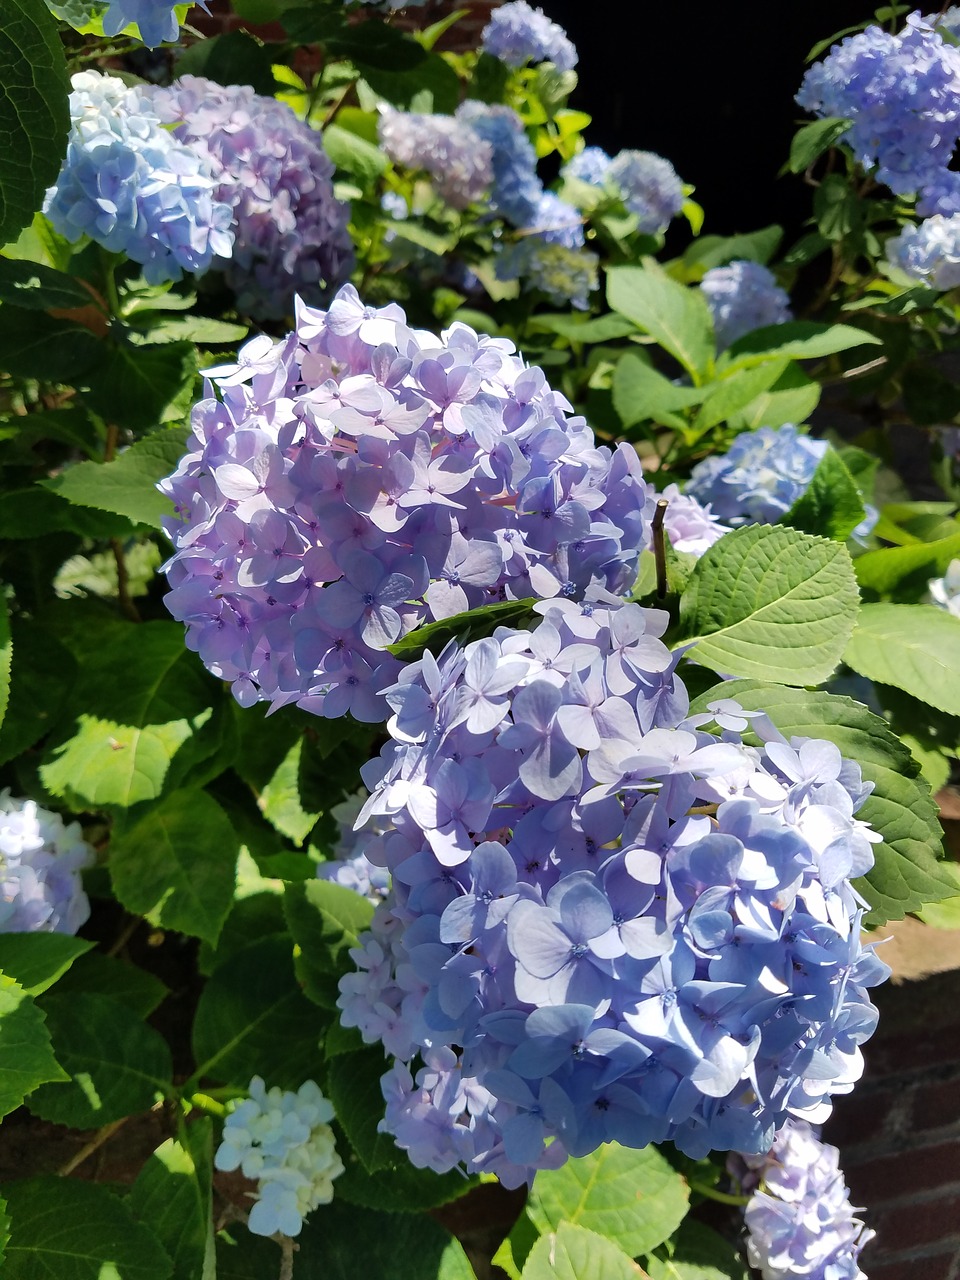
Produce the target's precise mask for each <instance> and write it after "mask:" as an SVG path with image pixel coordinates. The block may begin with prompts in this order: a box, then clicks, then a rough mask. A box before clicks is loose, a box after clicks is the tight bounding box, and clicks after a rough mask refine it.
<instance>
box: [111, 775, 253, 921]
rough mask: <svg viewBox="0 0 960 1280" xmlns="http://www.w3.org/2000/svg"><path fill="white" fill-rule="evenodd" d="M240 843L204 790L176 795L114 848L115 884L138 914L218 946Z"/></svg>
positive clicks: (127, 830)
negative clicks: (217, 942)
mask: <svg viewBox="0 0 960 1280" xmlns="http://www.w3.org/2000/svg"><path fill="white" fill-rule="evenodd" d="M239 849H240V841H239V840H238V838H237V834H236V832H235V831H234V829H233V826H232V824H231V822H230V819H229V818H228V817H227V815H226V814H225V813H224V811H223V810H222V809H221V808H220V806H219V805H218V804H217V802H216V800H214V799H212V798H211V797H210V796H208V795H207V794H206V792H205V791H197V790H189V791H186V790H185V791H174V792H171V793H170V794H169V795H167V796H164V798H163V799H162V800H161V801H160V803H159V804H156V805H153V806H152V807H151V808H149V809H148V810H147V811H146V812H145V813H143V814H142V815H141V816H139V817H138V818H137V819H136V820H135V821H134V822H133V823H132V824H130V823H128V824H125V825H123V826H121V827H120V828H119V830H118V831H117V833H116V834H115V835H114V838H113V840H112V841H111V844H110V859H109V868H110V879H111V882H112V883H113V888H114V892H115V893H116V895H117V898H118V899H119V900H120V902H122V903H123V905H124V906H125V907H126V908H127V910H128V911H130V912H132V913H133V914H134V915H142V916H146V917H147V918H148V919H149V920H150V921H151V922H152V923H153V924H156V925H159V926H161V927H162V928H164V929H176V930H179V932H180V933H188V934H190V935H191V936H193V937H196V938H203V939H204V941H205V942H209V943H212V944H215V943H216V941H217V938H218V937H219V935H220V930H221V929H222V928H223V923H224V921H225V920H226V918H227V916H228V914H229V912H230V907H231V905H232V903H233V892H234V888H235V886H236V878H237V854H238V853H239Z"/></svg>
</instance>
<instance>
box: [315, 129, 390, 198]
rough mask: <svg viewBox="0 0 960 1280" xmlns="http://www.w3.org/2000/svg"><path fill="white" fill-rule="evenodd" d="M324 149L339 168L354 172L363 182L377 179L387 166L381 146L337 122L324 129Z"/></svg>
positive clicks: (346, 171)
mask: <svg viewBox="0 0 960 1280" xmlns="http://www.w3.org/2000/svg"><path fill="white" fill-rule="evenodd" d="M323 149H324V150H325V151H326V153H327V155H328V156H329V157H330V159H331V160H332V161H333V163H334V164H335V165H336V166H337V168H338V169H342V170H343V171H344V172H345V173H352V174H353V176H354V177H355V178H357V179H358V180H359V181H360V182H361V183H362V184H367V183H370V182H374V181H376V179H377V178H379V177H380V175H381V174H382V173H383V172H385V170H386V167H387V157H386V156H385V155H384V153H383V152H382V151H381V150H380V148H379V147H375V146H374V145H373V143H372V142H368V141H367V140H366V138H361V137H360V136H359V135H358V134H356V133H348V132H347V130H346V129H344V128H342V127H341V126H340V125H337V124H331V125H328V126H327V128H326V129H324V131H323Z"/></svg>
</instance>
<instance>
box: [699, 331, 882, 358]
mask: <svg viewBox="0 0 960 1280" xmlns="http://www.w3.org/2000/svg"><path fill="white" fill-rule="evenodd" d="M880 345H881V343H880V339H879V338H875V337H874V336H873V334H872V333H867V332H866V331H865V330H864V329H855V328H854V327H853V326H852V325H849V324H818V323H817V322H816V321H813V320H789V321H788V322H787V323H786V324H773V325H767V326H766V327H765V328H763V329H754V331H753V332H752V333H746V334H744V336H743V337H742V338H738V339H737V341H736V342H734V343H731V345H730V346H729V347H728V348H727V350H726V351H725V352H724V353H723V356H722V357H721V362H720V363H721V366H722V367H724V368H729V367H730V366H735V367H736V368H738V369H739V368H747V367H748V366H749V365H751V364H757V363H758V362H760V361H761V360H769V359H770V358H771V357H772V356H780V357H784V356H788V357H789V358H790V359H791V360H819V359H822V358H823V357H825V356H831V355H835V354H836V353H837V352H838V351H849V350H850V349H851V348H852V347H862V346H880Z"/></svg>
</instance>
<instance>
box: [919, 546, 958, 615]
mask: <svg viewBox="0 0 960 1280" xmlns="http://www.w3.org/2000/svg"><path fill="white" fill-rule="evenodd" d="M927 589H928V590H929V592H930V597H931V599H932V601H933V603H934V604H935V605H937V606H938V607H939V608H940V609H946V610H947V611H948V612H949V613H952V614H953V615H954V616H955V617H958V618H960V560H951V561H950V564H949V566H948V568H947V572H946V573H945V574H944V575H943V577H942V578H933V579H931V581H930V583H929V586H928V588H927Z"/></svg>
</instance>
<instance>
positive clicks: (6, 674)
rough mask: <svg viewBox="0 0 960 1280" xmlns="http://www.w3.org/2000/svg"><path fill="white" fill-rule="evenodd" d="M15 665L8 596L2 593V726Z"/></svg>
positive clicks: (0, 683)
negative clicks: (11, 672) (11, 674)
mask: <svg viewBox="0 0 960 1280" xmlns="http://www.w3.org/2000/svg"><path fill="white" fill-rule="evenodd" d="M12 666H13V640H12V639H11V636H10V617H9V614H8V613H7V601H6V597H5V596H4V595H3V594H2V593H0V726H2V725H3V721H4V718H5V716H6V714H7V706H8V704H9V702H10V670H11V667H12Z"/></svg>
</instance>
